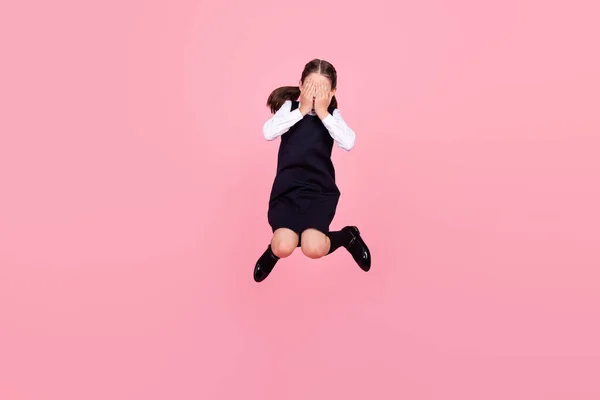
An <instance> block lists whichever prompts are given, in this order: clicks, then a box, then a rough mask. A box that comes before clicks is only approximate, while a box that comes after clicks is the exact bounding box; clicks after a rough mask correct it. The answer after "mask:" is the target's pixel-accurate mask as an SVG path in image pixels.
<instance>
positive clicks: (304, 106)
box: [300, 79, 315, 115]
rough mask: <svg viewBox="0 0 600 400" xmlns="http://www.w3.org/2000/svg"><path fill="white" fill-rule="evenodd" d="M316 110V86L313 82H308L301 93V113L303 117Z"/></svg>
mask: <svg viewBox="0 0 600 400" xmlns="http://www.w3.org/2000/svg"><path fill="white" fill-rule="evenodd" d="M313 108H315V84H314V82H313V81H312V80H308V79H307V80H306V81H305V82H304V85H302V92H301V93H300V112H301V113H302V115H306V114H308V113H309V112H310V111H311V110H312V109H313Z"/></svg>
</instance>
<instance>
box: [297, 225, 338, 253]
mask: <svg viewBox="0 0 600 400" xmlns="http://www.w3.org/2000/svg"><path fill="white" fill-rule="evenodd" d="M301 242H302V244H301V249H302V253H304V255H305V256H306V257H308V258H312V259H318V258H321V257H324V256H326V255H327V253H328V252H329V247H330V246H331V242H330V240H329V238H328V237H327V235H325V234H324V233H323V232H320V231H318V230H316V229H307V230H305V231H304V232H302V240H301Z"/></svg>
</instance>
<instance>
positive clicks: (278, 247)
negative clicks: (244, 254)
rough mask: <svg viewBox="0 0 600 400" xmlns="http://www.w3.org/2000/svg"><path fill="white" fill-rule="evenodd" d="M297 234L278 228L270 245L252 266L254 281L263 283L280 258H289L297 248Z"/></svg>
mask: <svg viewBox="0 0 600 400" xmlns="http://www.w3.org/2000/svg"><path fill="white" fill-rule="evenodd" d="M298 240H299V237H298V234H297V233H296V232H294V231H292V230H291V229H286V228H280V229H277V230H276V231H275V232H274V233H273V238H272V239H271V244H270V245H269V247H268V248H267V250H265V252H264V253H263V254H262V256H260V258H259V259H258V261H257V262H256V265H255V266H254V280H255V281H256V282H262V281H264V280H265V279H266V278H267V276H269V274H270V273H271V271H272V270H273V268H274V267H275V264H277V261H279V259H280V258H285V257H289V256H290V255H291V254H292V253H293V252H294V250H295V249H296V247H298Z"/></svg>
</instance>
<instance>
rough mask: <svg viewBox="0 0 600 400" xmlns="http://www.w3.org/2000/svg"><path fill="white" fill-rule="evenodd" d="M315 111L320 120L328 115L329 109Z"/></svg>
mask: <svg viewBox="0 0 600 400" xmlns="http://www.w3.org/2000/svg"><path fill="white" fill-rule="evenodd" d="M316 113H317V116H318V117H319V118H320V119H321V120H323V119H325V118H327V116H328V115H329V111H327V110H324V111H321V110H319V111H316Z"/></svg>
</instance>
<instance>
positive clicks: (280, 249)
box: [271, 240, 298, 258]
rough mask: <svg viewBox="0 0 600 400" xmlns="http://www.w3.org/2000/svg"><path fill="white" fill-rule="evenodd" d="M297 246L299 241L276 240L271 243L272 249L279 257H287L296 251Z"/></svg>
mask: <svg viewBox="0 0 600 400" xmlns="http://www.w3.org/2000/svg"><path fill="white" fill-rule="evenodd" d="M296 246H298V244H297V243H292V242H289V241H283V240H275V241H273V243H271V251H272V252H273V254H275V255H276V256H277V257H279V258H286V257H289V256H290V255H291V254H292V253H293V252H294V250H295V249H296Z"/></svg>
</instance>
